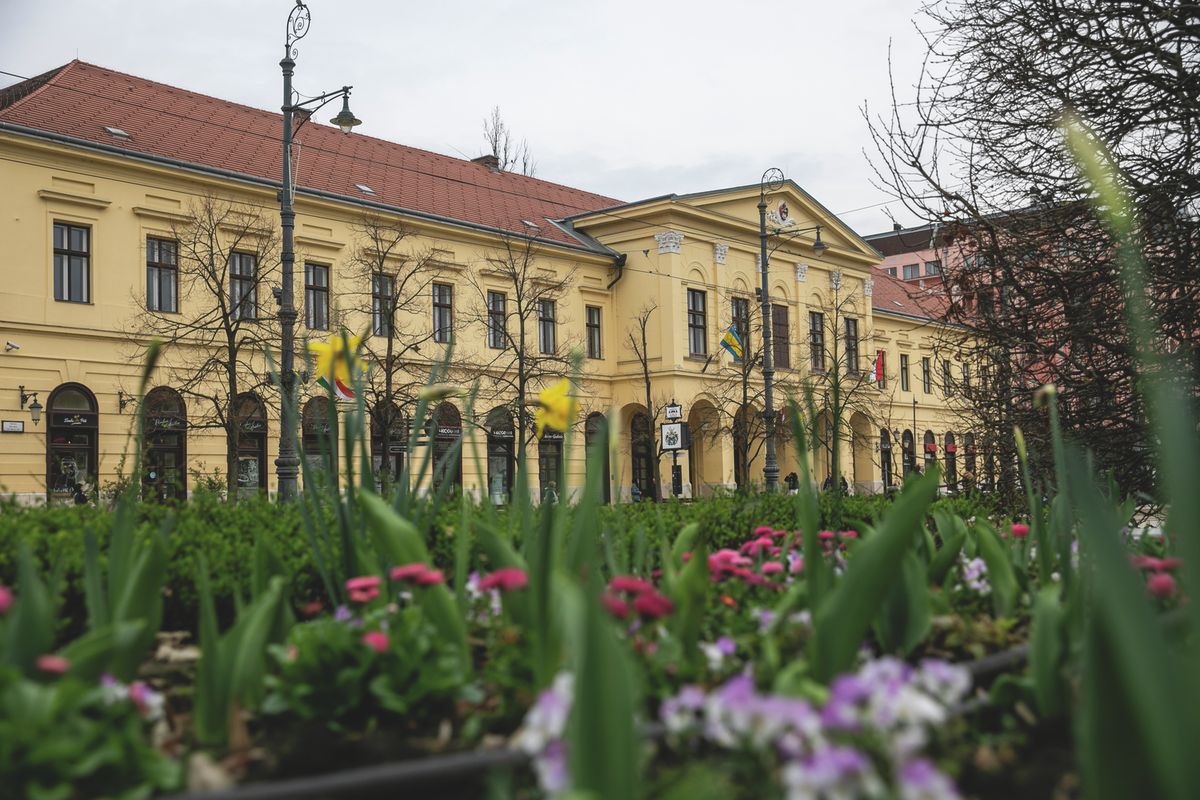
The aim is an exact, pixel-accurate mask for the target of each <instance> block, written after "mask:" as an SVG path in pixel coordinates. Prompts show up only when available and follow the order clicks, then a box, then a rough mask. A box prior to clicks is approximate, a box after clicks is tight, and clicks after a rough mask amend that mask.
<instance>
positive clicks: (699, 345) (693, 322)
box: [687, 289, 708, 356]
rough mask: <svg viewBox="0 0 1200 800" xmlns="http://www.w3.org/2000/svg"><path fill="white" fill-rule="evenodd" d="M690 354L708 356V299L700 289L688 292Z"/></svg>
mask: <svg viewBox="0 0 1200 800" xmlns="http://www.w3.org/2000/svg"><path fill="white" fill-rule="evenodd" d="M687 301H688V352H689V353H691V354H692V355H694V356H706V355H708V311H707V306H708V298H707V296H706V295H705V293H704V292H703V291H701V290H700V289H688V290H687Z"/></svg>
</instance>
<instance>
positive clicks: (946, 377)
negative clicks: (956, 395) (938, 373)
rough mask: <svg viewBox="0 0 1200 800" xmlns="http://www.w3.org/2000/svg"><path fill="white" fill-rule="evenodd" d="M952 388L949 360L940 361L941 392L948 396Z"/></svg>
mask: <svg viewBox="0 0 1200 800" xmlns="http://www.w3.org/2000/svg"><path fill="white" fill-rule="evenodd" d="M953 388H954V387H953V386H952V385H951V378H950V361H949V360H946V361H943V362H942V393H943V394H944V395H946V397H949V396H950V392H951V390H952V389H953Z"/></svg>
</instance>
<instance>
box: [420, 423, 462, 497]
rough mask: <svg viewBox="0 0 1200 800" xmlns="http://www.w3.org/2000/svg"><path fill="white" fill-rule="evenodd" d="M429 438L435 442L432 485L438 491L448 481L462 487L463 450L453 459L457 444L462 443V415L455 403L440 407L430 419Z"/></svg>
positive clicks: (459, 449) (460, 449)
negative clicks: (452, 453) (452, 454)
mask: <svg viewBox="0 0 1200 800" xmlns="http://www.w3.org/2000/svg"><path fill="white" fill-rule="evenodd" d="M428 426H429V429H430V430H429V431H428V433H429V438H430V439H432V440H433V480H432V482H431V484H430V486H431V488H432V489H433V491H435V492H436V491H437V490H438V489H440V488H441V487H442V485H443V484H444V483H446V482H447V481H449V482H450V484H451V485H452V486H455V487H458V488H461V487H462V448H461V447H459V448H458V452H457V453H455V454H454V456H453V457H451V451H452V450H454V449H455V443H456V442H461V441H462V415H461V414H459V413H458V409H457V408H456V407H455V406H454V404H453V403H450V402H445V403H442V404H441V405H439V406H438V407H437V408H436V409H435V410H434V412H433V415H432V416H431V417H430V419H429V423H428Z"/></svg>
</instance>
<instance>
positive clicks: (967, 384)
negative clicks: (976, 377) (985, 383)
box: [962, 364, 971, 389]
mask: <svg viewBox="0 0 1200 800" xmlns="http://www.w3.org/2000/svg"><path fill="white" fill-rule="evenodd" d="M962 367H963V370H962V372H963V381H962V385H963V388H964V389H970V388H971V365H970V364H963V365H962Z"/></svg>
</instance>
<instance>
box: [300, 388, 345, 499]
mask: <svg viewBox="0 0 1200 800" xmlns="http://www.w3.org/2000/svg"><path fill="white" fill-rule="evenodd" d="M329 411H330V405H329V398H328V397H321V396H317V397H310V398H309V399H308V401H307V402H305V404H304V409H303V410H302V411H301V412H300V452H301V454H302V456H303V458H304V461H305V463H306V464H308V469H309V473H310V474H312V475H317V474H323V475H324V476H325V477H326V478H327V479H328V480H330V481H334V482H336V481H337V463H338V458H337V410H336V406H335V407H334V412H333V419H332V420H330V414H329Z"/></svg>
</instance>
